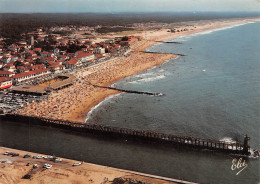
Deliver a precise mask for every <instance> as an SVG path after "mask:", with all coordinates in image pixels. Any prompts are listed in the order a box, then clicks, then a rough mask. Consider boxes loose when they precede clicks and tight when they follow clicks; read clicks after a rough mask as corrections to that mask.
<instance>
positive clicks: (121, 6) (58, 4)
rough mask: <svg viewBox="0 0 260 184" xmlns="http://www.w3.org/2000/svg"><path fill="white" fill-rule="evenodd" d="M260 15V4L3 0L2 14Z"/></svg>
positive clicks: (236, 0) (251, 0) (250, 0)
mask: <svg viewBox="0 0 260 184" xmlns="http://www.w3.org/2000/svg"><path fill="white" fill-rule="evenodd" d="M163 11H167V12H172V11H174V12H179V11H260V0H0V12H2V13H3V12H29V13H30V12H111V13H113V12H163Z"/></svg>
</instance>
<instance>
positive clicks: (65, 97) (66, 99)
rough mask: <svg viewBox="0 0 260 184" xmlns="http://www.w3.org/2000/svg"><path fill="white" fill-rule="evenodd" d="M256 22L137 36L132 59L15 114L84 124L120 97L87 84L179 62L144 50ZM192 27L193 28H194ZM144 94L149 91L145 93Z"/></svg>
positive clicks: (205, 24) (84, 76)
mask: <svg viewBox="0 0 260 184" xmlns="http://www.w3.org/2000/svg"><path fill="white" fill-rule="evenodd" d="M250 21H253V20H252V19H243V20H238V19H236V20H233V19H231V20H220V21H198V22H191V23H189V25H186V24H183V25H181V26H179V27H178V30H184V29H185V28H186V29H188V31H182V32H176V33H171V32H168V31H169V29H162V30H159V31H145V32H143V33H140V34H138V35H139V36H142V37H143V39H142V40H141V41H137V42H135V43H133V44H132V45H131V49H132V50H133V52H132V53H131V55H130V56H129V57H117V58H115V59H112V60H110V61H107V62H104V63H101V64H98V65H96V66H93V67H91V68H86V69H83V70H80V71H78V72H77V73H76V74H75V76H76V77H77V78H78V79H79V80H78V81H77V82H76V83H75V84H74V85H72V86H70V87H68V88H65V89H62V90H59V91H57V92H54V93H53V94H51V95H49V97H48V99H47V100H44V101H42V102H40V103H36V102H34V103H31V104H29V105H28V106H27V107H25V108H24V109H21V110H17V111H16V112H14V113H16V114H22V115H28V116H37V117H45V118H52V119H63V120H70V121H75V122H82V123H84V122H85V119H86V117H87V113H88V112H89V111H90V110H91V108H92V107H94V106H95V105H97V104H98V103H100V102H101V101H103V100H104V99H105V98H106V97H108V96H110V95H114V94H117V93H119V92H118V91H115V90H110V89H102V88H95V87H93V86H91V85H89V84H88V82H90V83H92V84H96V85H102V86H108V85H111V84H112V83H114V82H116V81H117V80H120V79H122V78H125V77H128V76H131V75H134V74H137V73H139V72H141V71H144V70H147V69H149V68H152V67H153V66H158V65H160V64H162V63H163V62H165V61H168V60H170V59H173V58H176V57H177V55H174V54H155V53H142V52H141V51H143V50H144V49H146V48H148V47H150V46H152V45H154V44H158V42H155V41H162V40H166V39H170V38H174V37H178V36H184V35H188V34H194V33H197V32H201V31H205V30H211V29H216V28H220V27H225V26H229V25H235V24H242V23H246V22H250ZM191 25H192V26H191ZM136 36H137V35H136ZM144 91H146V90H145V89H144Z"/></svg>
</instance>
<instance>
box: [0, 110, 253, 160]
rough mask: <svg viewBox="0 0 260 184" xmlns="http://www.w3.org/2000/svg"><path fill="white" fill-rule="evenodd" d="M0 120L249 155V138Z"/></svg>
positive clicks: (23, 118)
mask: <svg viewBox="0 0 260 184" xmlns="http://www.w3.org/2000/svg"><path fill="white" fill-rule="evenodd" d="M1 118H3V119H6V120H14V121H19V122H24V123H30V124H38V125H43V126H50V127H55V128H61V129H66V130H69V131H73V132H80V133H84V134H87V135H88V134H94V135H96V136H101V137H114V138H116V139H123V140H134V141H136V140H138V141H143V142H151V143H155V144H156V143H159V144H167V145H170V146H175V147H189V148H194V149H199V150H201V149H203V150H213V151H219V152H225V153H232V154H240V155H249V154H250V151H249V150H250V147H249V137H248V136H245V138H244V144H243V145H242V144H240V143H239V142H235V143H227V142H222V141H215V140H209V139H207V140H206V139H200V138H196V137H191V136H177V135H170V134H163V133H158V132H154V131H146V130H133V129H127V128H118V127H110V126H104V125H98V124H83V123H79V122H71V121H65V120H55V119H47V118H41V117H31V116H23V115H14V114H6V115H5V116H2V117H1Z"/></svg>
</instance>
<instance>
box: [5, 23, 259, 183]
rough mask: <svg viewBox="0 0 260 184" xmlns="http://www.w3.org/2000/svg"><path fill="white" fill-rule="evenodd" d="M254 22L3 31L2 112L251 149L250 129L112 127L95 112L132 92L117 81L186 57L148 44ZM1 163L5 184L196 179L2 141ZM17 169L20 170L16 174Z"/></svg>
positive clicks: (73, 126) (72, 126) (48, 122)
mask: <svg viewBox="0 0 260 184" xmlns="http://www.w3.org/2000/svg"><path fill="white" fill-rule="evenodd" d="M250 21H254V19H227V20H205V21H197V22H183V23H178V24H176V25H174V26H173V25H170V24H165V23H157V22H154V21H152V22H148V23H147V22H146V23H134V24H132V25H131V29H130V30H129V31H124V30H123V31H120V32H106V31H105V32H104V33H100V32H99V30H100V29H111V30H114V29H117V28H118V27H115V26H111V27H107V26H106V27H102V26H94V27H91V26H87V25H80V26H73V25H66V26H53V27H50V28H46V27H38V28H37V29H35V30H34V31H31V32H26V33H23V34H22V35H21V37H22V39H21V40H19V41H16V42H13V43H12V42H10V41H9V40H7V39H5V38H0V115H1V116H0V118H1V117H3V119H5V118H6V119H9V118H10V119H12V118H13V119H14V121H16V120H18V121H19V122H23V121H24V122H26V121H27V120H28V121H27V122H26V123H28V122H29V121H30V123H32V124H33V123H35V122H38V125H43V126H50V127H52V125H53V127H55V128H57V127H58V128H59V127H63V128H64V129H67V130H68V132H69V131H73V130H75V132H77V131H79V132H84V131H86V132H87V131H89V132H91V131H93V132H94V133H93V132H91V133H90V134H100V135H101V136H105V134H108V132H112V133H111V135H120V136H121V137H123V139H122V140H123V141H125V142H127V141H128V140H127V139H128V137H134V138H136V137H139V138H141V139H144V140H150V139H151V140H152V141H153V142H155V140H160V141H158V142H159V143H162V142H166V143H167V142H169V141H173V142H178V144H186V145H194V147H196V146H197V147H200V148H212V149H213V150H221V151H223V150H224V151H223V152H225V151H226V152H231V151H232V152H233V151H234V152H235V151H237V152H242V151H243V150H245V153H246V154H247V155H248V153H249V148H250V147H249V143H248V141H249V139H250V138H249V137H247V136H246V138H245V140H246V141H245V142H244V145H242V144H241V145H240V144H238V143H236V144H233V143H231V144H226V143H224V142H216V141H204V140H200V139H195V138H192V137H184V138H183V137H174V136H172V135H164V134H160V133H157V132H151V131H143V130H140V131H136V130H127V129H125V128H120V129H119V128H118V129H116V128H115V129H116V131H113V129H112V128H111V129H110V127H109V126H103V125H98V123H97V122H98V121H99V114H97V115H96V116H95V117H93V118H92V119H91V120H90V121H88V115H89V113H90V112H91V110H92V109H93V108H95V106H97V105H98V104H99V103H100V102H102V101H103V100H104V99H106V98H107V97H109V96H112V95H115V94H118V93H121V92H125V91H128V90H125V89H121V90H116V88H113V87H111V86H112V84H113V83H115V82H116V81H118V80H120V79H123V78H126V77H130V76H132V75H135V74H137V73H139V72H142V71H145V70H148V69H150V68H152V67H155V66H158V67H159V66H160V65H162V64H163V63H165V62H166V61H169V60H171V62H172V63H173V64H174V60H173V59H175V58H177V57H183V55H181V54H180V53H175V52H174V51H172V52H171V53H156V52H149V51H148V50H146V49H147V48H148V47H150V46H153V45H155V44H160V43H166V41H165V40H168V39H172V38H175V37H179V36H185V35H189V34H196V33H199V32H202V31H208V30H212V29H218V28H223V27H225V26H232V25H237V24H243V23H247V22H250ZM118 29H119V28H118ZM169 44H176V43H174V42H169ZM177 44H180V43H177ZM173 53H175V54H173ZM129 80H131V79H129ZM144 91H145V90H144ZM150 94H152V93H150ZM154 94H155V93H154ZM158 94H161V93H158ZM105 110H107V109H105ZM6 119H5V120H6ZM35 124H37V123H35ZM83 127H84V129H83ZM89 127H90V128H89ZM86 132H84V133H86ZM129 132H130V133H129ZM103 133H104V135H103ZM126 135H127V136H128V137H127V136H126ZM118 137H119V136H118ZM39 152H40V151H39ZM257 154H258V155H257V156H259V152H258V151H257ZM0 163H1V164H0V167H2V168H3V170H2V171H0V183H1V182H2V181H3V183H19V182H20V183H28V181H29V182H32V183H33V182H35V183H41V182H42V183H44V182H46V183H51V182H52V183H66V182H67V183H104V184H105V183H115V184H116V183H147V184H148V183H192V182H186V181H183V180H176V179H170V178H165V177H160V176H154V175H150V174H143V173H137V172H132V171H127V170H121V169H115V168H109V167H106V166H100V165H94V164H89V163H84V162H83V161H77V160H76V159H75V160H69V159H65V158H58V157H56V156H55V155H51V154H50V155H47V154H40V153H33V152H29V151H21V150H15V149H11V148H5V147H0ZM12 170H13V171H15V173H16V174H15V175H13V176H12V175H11V174H10V172H11V171H12ZM65 181H66V182H65Z"/></svg>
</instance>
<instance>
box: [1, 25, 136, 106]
mask: <svg viewBox="0 0 260 184" xmlns="http://www.w3.org/2000/svg"><path fill="white" fill-rule="evenodd" d="M97 28H98V27H97ZM97 28H93V27H88V26H80V27H75V26H66V27H51V28H50V29H47V30H43V28H39V29H37V30H35V31H33V32H29V33H24V34H23V35H22V36H23V38H24V39H23V40H21V41H19V42H16V43H12V44H10V45H8V44H7V43H6V42H5V40H4V39H2V40H1V41H0V89H1V90H3V91H15V92H18V93H19V92H25V91H21V90H17V86H23V85H28V84H33V85H36V84H39V83H42V82H44V81H48V80H50V79H53V78H55V77H56V76H58V75H59V74H67V73H73V72H75V71H77V70H78V69H82V68H86V67H89V66H92V65H95V64H98V63H101V62H105V61H107V60H109V59H112V58H115V57H118V56H121V55H122V56H128V55H129V54H128V53H129V47H130V44H133V43H134V42H136V41H138V40H140V39H141V37H138V36H125V37H116V38H113V39H103V38H97V37H96V36H93V35H95V34H96V33H93V32H94V31H95V29H97ZM68 32H70V33H75V34H68ZM79 32H80V33H83V34H78V33H79ZM20 88H21V87H20ZM37 88H38V89H39V88H40V86H38V87H37ZM13 89H14V90H13ZM36 91H37V90H36ZM38 91H39V90H38ZM27 92H28V91H27ZM32 93H33V92H32V91H31V93H30V92H28V93H27V95H28V94H29V95H31V94H32ZM33 94H34V95H35V94H36V96H37V95H39V94H40V93H37V92H35V93H33ZM5 99H8V95H7V96H6V98H5V97H4V98H3V99H2V101H1V102H2V106H1V107H0V108H2V110H3V109H5V110H8V109H9V110H8V111H10V110H13V109H14V108H12V106H15V108H17V105H18V104H17V103H19V102H18V101H17V99H18V98H16V102H17V103H12V101H10V102H9V103H5V102H7V101H8V100H5ZM27 100H28V99H27ZM20 105H22V106H23V105H25V104H21V103H20Z"/></svg>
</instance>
